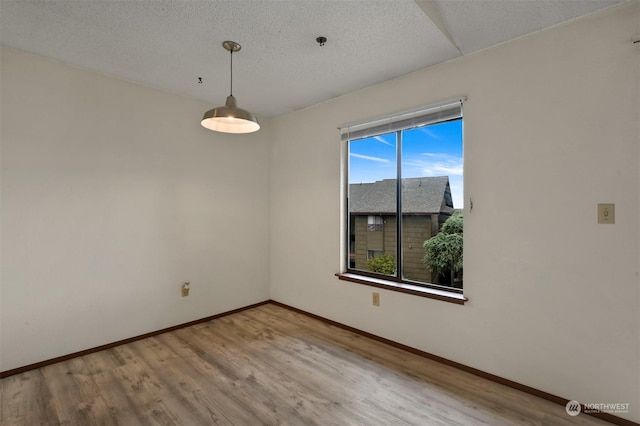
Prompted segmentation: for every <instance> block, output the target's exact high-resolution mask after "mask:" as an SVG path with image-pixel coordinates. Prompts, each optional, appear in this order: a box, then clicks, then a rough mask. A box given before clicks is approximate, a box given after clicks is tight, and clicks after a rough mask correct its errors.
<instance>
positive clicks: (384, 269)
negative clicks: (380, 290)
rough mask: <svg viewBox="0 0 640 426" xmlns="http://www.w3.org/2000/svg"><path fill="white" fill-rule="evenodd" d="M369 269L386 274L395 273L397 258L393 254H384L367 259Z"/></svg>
mask: <svg viewBox="0 0 640 426" xmlns="http://www.w3.org/2000/svg"><path fill="white" fill-rule="evenodd" d="M367 269H368V270H369V271H371V272H378V273H380V274H385V275H393V274H395V272H396V260H395V259H394V257H393V256H391V255H388V254H383V255H382V256H375V257H373V259H369V260H367Z"/></svg>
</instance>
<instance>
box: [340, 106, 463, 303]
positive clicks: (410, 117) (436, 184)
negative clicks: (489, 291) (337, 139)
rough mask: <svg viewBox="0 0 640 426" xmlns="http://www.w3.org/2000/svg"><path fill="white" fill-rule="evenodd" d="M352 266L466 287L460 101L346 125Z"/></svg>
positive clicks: (360, 271)
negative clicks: (464, 283) (464, 276)
mask: <svg viewBox="0 0 640 426" xmlns="http://www.w3.org/2000/svg"><path fill="white" fill-rule="evenodd" d="M341 134H342V139H343V141H345V142H346V145H347V154H348V155H347V159H348V162H347V176H348V178H347V185H348V187H347V190H346V193H347V200H346V205H347V211H346V229H347V238H346V240H345V241H346V244H347V245H348V247H347V248H346V250H345V253H347V259H346V260H345V263H346V268H347V272H348V273H350V274H357V275H361V276H369V277H374V278H381V279H384V280H391V281H396V282H400V283H408V284H412V285H418V286H424V287H431V288H437V289H447V290H453V291H457V292H461V291H462V290H461V289H462V286H463V268H462V248H463V238H462V235H463V233H462V230H463V215H462V209H463V199H464V198H463V161H462V154H463V145H462V142H463V141H462V103H461V101H456V102H453V103H447V104H444V105H439V106H435V107H430V108H424V109H422V110H419V111H413V112H410V113H404V114H399V115H397V116H394V117H390V118H385V119H381V120H376V121H373V122H368V123H364V124H357V125H352V126H348V127H345V128H342V129H341Z"/></svg>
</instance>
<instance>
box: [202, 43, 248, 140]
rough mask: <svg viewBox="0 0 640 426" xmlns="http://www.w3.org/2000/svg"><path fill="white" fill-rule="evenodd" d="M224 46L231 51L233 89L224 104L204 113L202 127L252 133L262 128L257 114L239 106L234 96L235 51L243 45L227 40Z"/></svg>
mask: <svg viewBox="0 0 640 426" xmlns="http://www.w3.org/2000/svg"><path fill="white" fill-rule="evenodd" d="M222 47H224V48H225V49H226V50H228V51H229V52H230V53H231V90H230V94H229V96H227V101H226V102H225V104H224V106H219V107H216V108H214V109H211V110H209V111H207V112H205V113H204V117H202V121H201V122H200V124H202V127H205V128H207V129H209V130H214V131H216V132H222V133H251V132H255V131H257V130H258V129H260V125H259V124H258V120H257V119H256V116H255V115H253V114H252V113H250V112H249V111H247V110H245V109H242V108H238V103H237V101H236V98H235V97H234V96H233V52H237V51H239V50H240V48H241V46H240V45H239V44H238V43H236V42H235V41H225V42H224V43H222Z"/></svg>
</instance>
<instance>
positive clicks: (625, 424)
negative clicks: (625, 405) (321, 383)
mask: <svg viewBox="0 0 640 426" xmlns="http://www.w3.org/2000/svg"><path fill="white" fill-rule="evenodd" d="M269 303H271V304H274V305H276V306H280V307H282V308H285V309H289V310H291V311H294V312H297V313H299V314H302V315H306V316H308V317H311V318H314V319H317V320H320V321H322V322H325V323H327V324H330V325H333V326H336V327H339V328H341V329H343V330H347V331H350V332H353V333H356V334H359V335H361V336H364V337H368V338H370V339H373V340H376V341H378V342H381V343H384V344H387V345H389V346H393V347H395V348H398V349H402V350H404V351H407V352H410V353H412V354H415V355H418V356H421V357H424V358H428V359H430V360H433V361H437V362H439V363H442V364H445V365H448V366H450V367H454V368H457V369H458V370H462V371H465V372H467V373H471V374H474V375H476V376H478V377H482V378H484V379H487V380H491V381H492V382H496V383H499V384H501V385H505V386H508V387H510V388H513V389H516V390H519V391H522V392H525V393H528V394H530V395H533V396H537V397H539V398H542V399H546V400H547V401H551V402H554V403H556V404H559V405H562V406H565V405H566V404H567V402H569V401H570V400H569V399H567V398H562V397H560V396H556V395H553V394H550V393H548V392H545V391H541V390H539V389H536V388H532V387H530V386H527V385H523V384H522V383H518V382H514V381H513V380H509V379H505V378H503V377H500V376H496V375H495V374H491V373H487V372H486V371H482V370H478V369H477V368H473V367H469V366H468V365H464V364H460V363H459V362H456V361H451V360H449V359H447V358H443V357H441V356H438V355H434V354H432V353H429V352H425V351H422V350H420V349H416V348H414V347H411V346H407V345H404V344H402V343H398V342H395V341H393V340H389V339H386V338H384V337H380V336H377V335H375V334H371V333H368V332H366V331H363V330H360V329H357V328H354V327H351V326H348V325H346V324H342V323H339V322H337V321H333V320H330V319H328V318H325V317H321V316H320V315H316V314H312V313H311V312H307V311H304V310H302V309H298V308H295V307H293V306H290V305H286V304H284V303H281V302H278V301H275V300H271V299H270V300H265V301H263V302H258V303H254V304H252V305H248V306H245V307H242V308H237V309H233V310H230V311H226V312H222V313H219V314H216V315H211V316H208V317H205V318H200V319H197V320H194V321H189V322H185V323H182V324H178V325H174V326H172V327H167V328H163V329H161V330H156V331H152V332H149V333H145V334H141V335H139V336H135V337H130V338H128V339H122V340H118V341H116V342H112V343H107V344H104V345H100V346H96V347H95V348H90V349H85V350H83V351H78V352H73V353H71V354H68V355H63V356H59V357H56V358H51V359H48V360H45V361H40V362H36V363H34V364H29V365H25V366H22V367H18V368H14V369H11V370H7V371H0V379H3V378H5V377H9V376H13V375H15V374H21V373H24V372H26V371H30V370H35V369H38V368H42V367H46V366H47V365H51V364H55V363H58V362H62V361H67V360H70V359H73V358H77V357H81V356H84V355H88V354H91V353H94V352H99V351H103V350H105V349H111V348H114V347H116V346H120V345H124V344H126V343H131V342H135V341H137V340H142V339H146V338H147V337H153V336H157V335H159V334H163V333H167V332H169V331H174V330H178V329H180V328H185V327H189V326H192V325H196V324H200V323H203V322H207V321H211V320H214V319H217V318H221V317H225V316H227V315H231V314H235V313H238V312H242V311H246V310H247V309H252V308H256V307H258V306H262V305H266V304H269ZM583 409H584V406H583ZM585 414H587V415H589V416H593V417H597V418H599V419H602V420H605V421H607V422H610V423H613V424H615V425H620V426H640V423H636V422H633V421H631V420H626V419H623V418H620V417H617V416H614V415H612V414H609V413H592V412H588V413H585Z"/></svg>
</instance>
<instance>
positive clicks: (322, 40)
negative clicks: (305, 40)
mask: <svg viewBox="0 0 640 426" xmlns="http://www.w3.org/2000/svg"><path fill="white" fill-rule="evenodd" d="M316 41H317V42H318V44H319V45H320V46H324V44H325V43H326V42H327V38H326V37H318V38H317V39H316Z"/></svg>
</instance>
